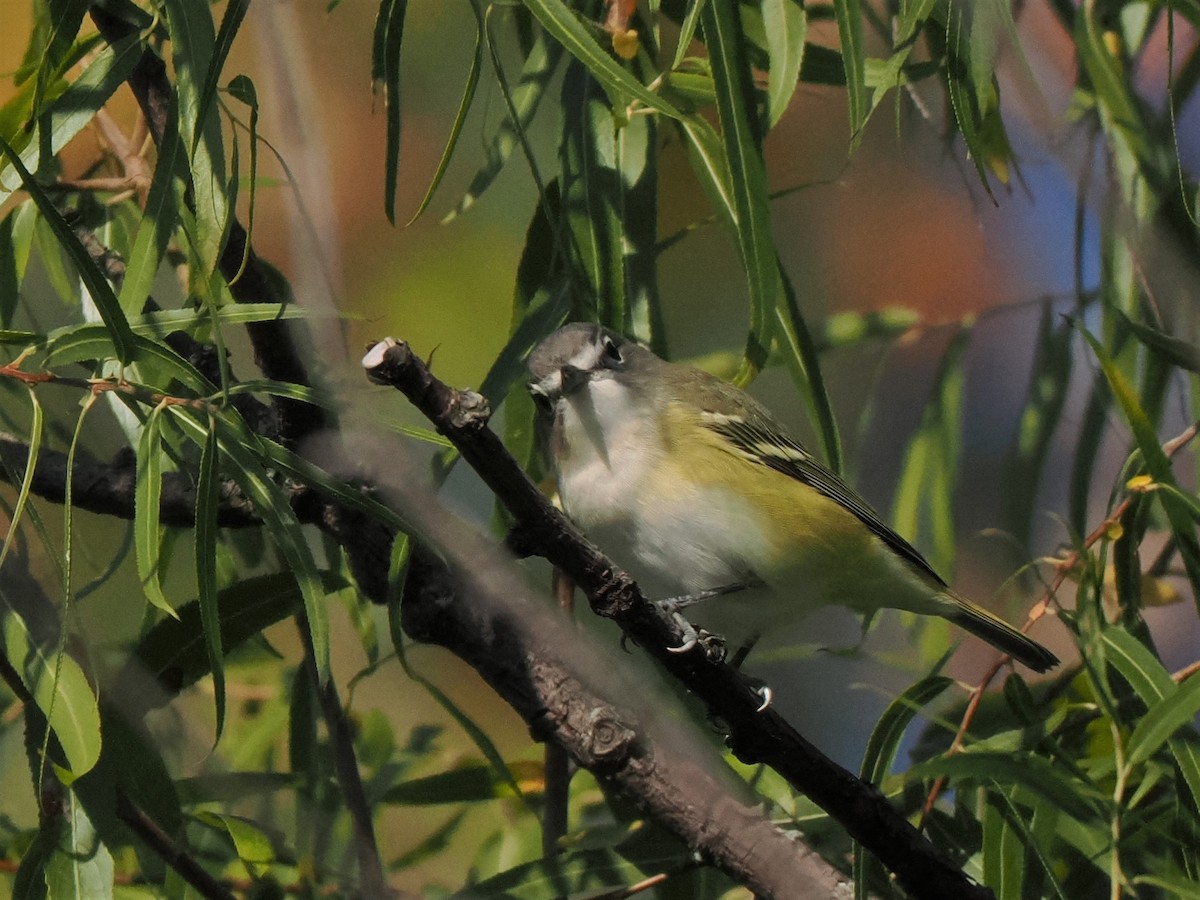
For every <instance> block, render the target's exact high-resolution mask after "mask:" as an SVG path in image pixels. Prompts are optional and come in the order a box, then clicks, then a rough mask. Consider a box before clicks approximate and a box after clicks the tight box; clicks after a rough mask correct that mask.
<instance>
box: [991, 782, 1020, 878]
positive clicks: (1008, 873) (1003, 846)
mask: <svg viewBox="0 0 1200 900" xmlns="http://www.w3.org/2000/svg"><path fill="white" fill-rule="evenodd" d="M1016 793H1017V789H1016V788H1014V787H1009V788H1006V789H1003V790H989V791H987V792H986V798H987V801H986V806H985V808H984V811H983V817H982V818H983V883H984V884H986V885H987V886H988V887H990V888H991V889H992V890H993V891H994V892H995V894H996V900H1022V882H1023V881H1024V879H1023V877H1022V876H1023V874H1024V869H1025V865H1024V863H1025V847H1024V844H1023V842H1022V840H1021V835H1020V833H1019V832H1018V831H1017V830H1016V829H1015V828H1013V827H1012V821H1011V816H1012V810H1011V806H1012V797H1013V795H1014V794H1016Z"/></svg>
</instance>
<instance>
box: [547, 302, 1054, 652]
mask: <svg viewBox="0 0 1200 900" xmlns="http://www.w3.org/2000/svg"><path fill="white" fill-rule="evenodd" d="M527 365H528V369H529V373H530V382H529V392H530V395H531V396H532V397H533V400H534V403H535V406H536V407H537V410H538V418H539V430H540V431H541V432H542V434H543V435H544V438H543V443H544V446H545V449H546V455H547V457H548V460H549V463H550V467H551V470H552V474H553V476H554V479H555V482H556V486H557V491H558V496H559V500H560V502H561V504H562V508H563V511H564V512H565V513H566V514H567V516H569V517H570V518H571V519H572V520H573V521H574V522H575V524H576V525H578V526H579V527H580V529H581V530H582V531H583V533H584V534H585V535H586V536H587V537H588V538H589V539H590V540H591V541H593V542H594V543H595V544H596V545H597V546H598V547H599V548H600V549H601V550H603V551H604V552H605V553H607V554H608V555H609V556H610V558H612V559H613V561H614V562H616V563H617V564H619V565H620V566H621V567H622V568H624V569H625V570H626V571H627V572H628V573H629V574H630V575H631V576H632V577H633V578H634V580H635V581H636V582H637V583H638V585H639V586H640V587H641V588H642V590H643V591H644V592H645V593H646V595H647V596H649V597H654V598H656V600H657V601H658V602H660V603H662V604H663V605H664V608H666V609H667V611H668V612H670V613H672V614H673V615H675V616H676V618H677V619H679V620H680V622H681V627H683V628H684V633H685V647H683V648H674V649H687V648H690V646H691V645H692V644H693V643H694V637H695V635H696V631H695V629H694V628H691V626H690V625H688V623H687V622H686V620H684V619H683V618H682V616H681V615H680V611H681V610H682V609H685V608H687V607H688V606H690V605H692V604H693V603H697V602H699V601H700V600H702V599H704V600H708V601H710V603H711V604H721V605H728V606H729V609H730V610H734V613H733V615H734V618H735V620H736V621H738V622H742V624H743V625H745V629H744V630H745V633H746V634H747V635H748V636H749V637H750V640H751V641H753V639H754V638H755V637H757V635H758V633H760V632H764V631H765V630H769V629H771V628H773V627H775V626H776V625H777V624H778V623H780V622H782V621H784V620H787V619H791V618H793V617H802V616H803V615H804V614H805V613H806V612H809V611H812V610H814V609H816V608H819V607H822V606H827V605H839V604H840V605H843V606H847V607H849V608H850V609H852V610H855V611H856V612H858V613H862V614H870V613H874V612H875V611H877V610H879V609H883V608H892V609H900V610H907V611H910V612H914V613H920V614H924V615H934V616H941V617H942V618H944V619H948V620H949V621H950V622H952V623H954V624H956V625H958V626H961V627H962V628H964V629H965V630H966V631H968V632H970V633H971V634H974V635H976V636H977V637H979V638H981V639H983V640H984V641H986V642H987V643H989V644H991V645H992V646H993V647H996V648H997V649H999V650H1001V651H1003V652H1004V653H1006V654H1008V655H1009V656H1011V657H1012V658H1013V659H1015V660H1018V661H1019V662H1021V663H1023V664H1024V665H1026V666H1028V667H1029V668H1030V669H1032V670H1034V671H1036V672H1045V671H1048V670H1049V669H1051V668H1053V667H1054V666H1055V665H1057V664H1058V662H1059V660H1058V658H1057V657H1056V656H1055V655H1054V654H1053V653H1052V652H1051V651H1050V650H1048V649H1046V648H1045V647H1043V646H1042V645H1041V644H1039V643H1037V642H1036V641H1034V640H1033V639H1031V638H1029V637H1027V636H1026V635H1024V634H1022V633H1021V632H1020V631H1018V630H1017V629H1016V628H1014V627H1013V626H1011V625H1010V624H1008V623H1007V622H1005V621H1003V620H1002V619H1000V618H999V617H997V616H995V615H993V614H992V613H990V612H988V611H987V610H986V609H984V608H983V607H981V606H978V605H977V604H975V603H972V602H971V601H969V600H967V599H966V598H964V597H962V596H961V595H959V594H958V593H956V592H955V591H954V590H953V589H952V588H951V587H950V586H949V585H948V584H947V583H946V581H945V580H944V579H943V578H942V577H941V576H940V575H939V574H938V573H937V572H936V571H935V570H934V568H933V566H931V565H930V563H929V562H928V561H927V560H926V559H925V557H924V556H922V555H921V553H920V552H919V551H918V550H917V549H916V548H914V547H913V546H912V544H910V543H909V542H908V541H906V540H905V539H904V538H903V537H901V536H900V535H899V534H897V533H896V532H895V531H894V530H893V529H892V528H891V527H889V526H888V525H887V524H886V523H885V522H884V521H883V519H882V518H881V517H880V516H879V514H878V513H877V512H876V511H875V510H874V509H873V508H872V507H871V505H870V504H869V503H868V502H867V501H866V500H864V499H863V498H862V497H861V496H860V495H859V494H858V493H857V492H856V491H855V490H854V489H853V488H851V487H850V486H849V485H848V484H847V483H846V482H845V481H844V480H843V479H842V478H841V477H839V476H838V475H837V474H835V473H834V472H832V471H831V470H830V469H828V468H826V467H825V466H824V465H822V464H821V463H820V462H819V461H818V460H817V459H816V458H815V457H814V456H813V454H811V453H810V452H809V451H808V450H806V449H805V448H804V446H803V445H802V444H801V443H800V442H799V441H797V440H795V439H794V438H792V437H791V436H789V435H788V433H787V431H786V429H785V428H784V427H783V426H782V425H781V424H780V423H779V422H778V421H777V420H776V419H775V418H774V417H773V416H772V415H771V413H770V412H769V411H768V410H767V409H766V407H764V406H763V405H762V404H761V403H759V402H758V401H757V400H755V399H754V398H753V397H751V396H750V395H749V394H747V393H745V392H744V391H742V390H741V389H739V388H738V387H736V386H734V385H732V384H730V383H728V382H726V381H723V380H721V379H720V378H717V377H716V376H714V375H711V374H709V373H707V372H704V371H701V370H700V369H696V368H693V367H691V366H688V365H683V364H679V363H671V362H667V361H666V360H663V359H661V358H660V357H658V356H657V355H655V354H654V353H653V352H652V351H651V350H649V349H648V348H646V347H644V346H642V345H641V344H639V343H637V342H636V341H632V340H626V339H625V338H623V337H622V336H620V335H619V334H617V333H616V332H615V331H612V330H610V329H608V328H606V327H603V326H601V325H597V324H593V323H588V322H573V323H570V324H567V325H564V326H562V327H561V328H559V329H558V330H557V331H555V332H554V333H552V334H550V335H549V336H548V337H546V338H544V339H543V340H542V341H541V342H540V343H539V344H538V345H537V346H536V347H535V348H534V349H533V350H532V352H531V353H530V355H529V357H528V360H527ZM719 595H728V598H729V599H726V598H721V599H713V598H715V597H718V596H719ZM733 600H736V601H737V602H736V603H733V602H732V601H733ZM705 608H706V609H707V608H708V605H707V604H706V607H705ZM727 618H728V616H726V619H727ZM743 620H744V621H743ZM689 629H691V630H689Z"/></svg>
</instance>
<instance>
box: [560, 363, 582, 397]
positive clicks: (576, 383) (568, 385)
mask: <svg viewBox="0 0 1200 900" xmlns="http://www.w3.org/2000/svg"><path fill="white" fill-rule="evenodd" d="M558 371H559V376H560V377H561V378H562V392H563V394H570V393H572V392H573V391H574V390H575V389H576V388H578V387H581V386H582V385H584V384H585V383H587V380H588V373H587V371H586V370H584V369H580V368H578V367H577V366H563V367H562V368H561V369H559V370H558Z"/></svg>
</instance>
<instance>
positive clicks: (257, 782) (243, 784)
mask: <svg viewBox="0 0 1200 900" xmlns="http://www.w3.org/2000/svg"><path fill="white" fill-rule="evenodd" d="M295 786H296V776H295V775H293V774H292V773H290V772H213V773H211V774H207V775H196V776H194V777H191V778H180V779H179V781H177V782H176V787H177V788H178V790H179V802H180V803H182V804H183V805H184V806H195V805H198V804H201V803H230V802H233V801H235V800H244V799H246V798H247V797H255V796H259V795H263V794H274V793H276V792H278V791H283V790H290V789H292V788H294V787H295Z"/></svg>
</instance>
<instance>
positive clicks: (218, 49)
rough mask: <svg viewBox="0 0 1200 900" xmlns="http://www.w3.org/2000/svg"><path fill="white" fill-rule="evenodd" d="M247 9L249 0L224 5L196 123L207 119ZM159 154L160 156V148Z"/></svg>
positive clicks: (193, 147)
mask: <svg viewBox="0 0 1200 900" xmlns="http://www.w3.org/2000/svg"><path fill="white" fill-rule="evenodd" d="M249 9H250V0H229V2H228V3H227V4H226V5H225V14H224V15H223V16H222V17H221V27H220V30H218V31H217V37H216V41H215V43H214V45H213V50H212V55H211V56H210V58H209V62H208V69H207V71H206V72H205V74H204V87H203V88H202V89H201V91H200V99H199V101H198V102H197V105H196V121H197V122H204V121H206V120H207V119H208V114H209V111H210V109H211V107H212V102H213V99H214V98H215V97H216V96H217V86H218V85H219V84H220V82H221V72H222V71H223V70H224V68H225V60H226V59H227V58H228V56H229V50H230V48H231V47H232V46H233V39H234V38H235V37H237V32H238V29H239V28H241V26H242V20H243V19H244V18H245V17H246V12H247V10H249ZM198 137H199V135H198V134H196V135H193V136H192V140H193V141H195V140H197V139H198ZM195 150H196V145H195V144H194V143H193V144H192V146H191V151H192V152H195ZM159 152H160V154H161V152H162V150H161V148H160V150H159Z"/></svg>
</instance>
